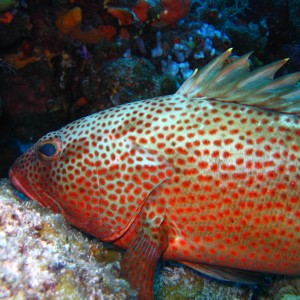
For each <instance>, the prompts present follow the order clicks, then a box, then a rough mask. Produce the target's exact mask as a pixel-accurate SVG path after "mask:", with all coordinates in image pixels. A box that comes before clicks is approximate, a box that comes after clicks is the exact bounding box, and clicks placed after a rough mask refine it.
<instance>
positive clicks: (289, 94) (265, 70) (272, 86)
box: [177, 49, 300, 114]
mask: <svg viewBox="0 0 300 300" xmlns="http://www.w3.org/2000/svg"><path fill="white" fill-rule="evenodd" d="M231 51H232V49H228V50H227V51H225V52H224V53H223V54H221V55H220V56H218V57H217V58H215V59H214V60H212V61H211V62H210V63H209V64H207V65H206V66H205V67H203V68H202V69H201V70H199V71H198V70H196V71H195V72H194V73H193V75H192V76H191V77H189V78H188V79H187V80H186V81H185V82H184V83H183V85H182V86H181V88H180V89H179V90H178V92H177V94H181V95H185V96H187V97H189V98H203V99H207V100H209V99H211V100H219V101H224V102H236V103H239V104H245V105H252V106H256V107H260V108H266V109H271V110H276V111H279V112H284V113H292V114H299V113H300V86H296V84H297V82H298V81H299V80H300V72H297V73H292V74H288V75H285V76H282V77H279V78H276V79H274V75H275V73H276V72H277V71H278V70H279V69H280V68H281V67H282V66H283V65H284V64H285V63H286V62H287V61H288V59H283V60H279V61H276V62H274V63H271V64H268V65H266V66H263V67H260V68H258V69H256V70H254V71H251V72H250V69H249V62H248V58H249V56H250V55H251V53H248V54H245V55H243V56H241V57H240V58H238V59H237V60H235V61H233V62H231V63H229V64H227V65H224V63H225V62H226V60H227V59H228V57H229V55H230V53H231Z"/></svg>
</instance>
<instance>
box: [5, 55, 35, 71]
mask: <svg viewBox="0 0 300 300" xmlns="http://www.w3.org/2000/svg"><path fill="white" fill-rule="evenodd" d="M5 60H6V61H7V62H9V63H10V64H12V65H14V66H15V67H16V68H17V69H22V68H24V67H25V66H26V65H28V64H31V63H34V62H37V61H39V60H40V57H38V56H31V57H28V58H24V56H23V53H22V52H20V53H16V54H9V55H7V56H6V57H5Z"/></svg>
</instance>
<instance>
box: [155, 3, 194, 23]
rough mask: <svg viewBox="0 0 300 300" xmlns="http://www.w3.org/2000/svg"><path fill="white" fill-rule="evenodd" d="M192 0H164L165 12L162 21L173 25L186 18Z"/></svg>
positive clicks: (161, 16)
mask: <svg viewBox="0 0 300 300" xmlns="http://www.w3.org/2000/svg"><path fill="white" fill-rule="evenodd" d="M190 4H191V1H190V0H163V1H162V5H163V7H164V10H163V12H162V13H161V14H160V21H161V22H162V23H163V24H165V25H171V24H174V23H176V22H177V21H179V20H180V19H182V18H184V17H185V16H186V15H187V14H189V12H190Z"/></svg>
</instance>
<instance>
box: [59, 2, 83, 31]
mask: <svg viewBox="0 0 300 300" xmlns="http://www.w3.org/2000/svg"><path fill="white" fill-rule="evenodd" d="M81 22H82V12H81V8H80V7H78V6H77V7H74V8H72V9H70V10H68V11H67V12H65V13H63V14H62V15H60V16H59V17H58V18H57V19H56V21H55V24H56V26H57V28H58V29H59V30H60V32H62V33H70V32H71V31H72V30H74V28H76V27H79V26H80V25H81Z"/></svg>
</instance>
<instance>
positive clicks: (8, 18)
mask: <svg viewBox="0 0 300 300" xmlns="http://www.w3.org/2000/svg"><path fill="white" fill-rule="evenodd" d="M13 19H14V16H13V14H12V13H11V12H9V11H7V12H5V13H4V14H2V15H1V16H0V22H1V23H4V24H10V23H11V22H12V20H13Z"/></svg>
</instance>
